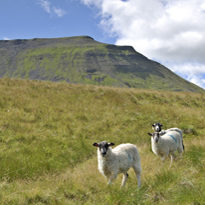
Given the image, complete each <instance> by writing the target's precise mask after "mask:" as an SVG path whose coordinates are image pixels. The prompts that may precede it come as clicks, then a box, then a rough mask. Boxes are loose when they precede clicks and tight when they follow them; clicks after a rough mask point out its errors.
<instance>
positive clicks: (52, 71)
mask: <svg viewBox="0 0 205 205" xmlns="http://www.w3.org/2000/svg"><path fill="white" fill-rule="evenodd" d="M0 77H13V78H24V79H37V80H49V81H67V82H71V83H81V84H93V85H105V86H115V87H134V88H147V89H157V90H172V91H193V92H203V91H204V90H203V89H201V88H199V87H198V86H196V85H194V84H192V83H190V82H188V81H186V80H184V79H182V78H180V77H179V76H177V75H176V74H174V73H173V72H171V71H170V70H169V69H168V68H166V67H164V66H163V65H161V64H159V63H157V62H155V61H152V60H149V59H148V58H146V57H145V56H143V55H142V54H140V53H138V52H136V51H135V50H134V49H133V48H132V47H131V46H115V45H110V44H105V43H100V42H97V41H95V40H94V39H92V38H91V37H88V36H77V37H67V38H53V39H30V40H21V39H19V40H9V41H8V40H7V41H6V40H3V41H0Z"/></svg>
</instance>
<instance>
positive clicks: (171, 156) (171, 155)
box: [169, 153, 176, 168]
mask: <svg viewBox="0 0 205 205" xmlns="http://www.w3.org/2000/svg"><path fill="white" fill-rule="evenodd" d="M175 158H176V156H175V154H174V153H171V154H170V159H171V161H170V165H169V168H171V166H172V162H173V159H175Z"/></svg>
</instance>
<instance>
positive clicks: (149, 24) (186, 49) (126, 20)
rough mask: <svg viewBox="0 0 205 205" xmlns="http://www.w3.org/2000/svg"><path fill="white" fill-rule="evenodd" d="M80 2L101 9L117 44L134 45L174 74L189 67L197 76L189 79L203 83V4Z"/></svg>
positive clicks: (190, 0) (195, 0)
mask: <svg viewBox="0 0 205 205" xmlns="http://www.w3.org/2000/svg"><path fill="white" fill-rule="evenodd" d="M81 1H82V2H83V3H84V4H86V5H94V6H95V7H97V8H98V10H99V12H100V15H101V19H102V20H101V26H102V27H103V28H104V29H105V30H106V31H107V32H108V33H109V34H111V35H116V37H117V41H116V44H118V45H132V46H133V47H134V48H135V49H136V50H137V51H138V52H140V53H142V54H144V55H146V56H147V57H149V58H151V59H155V60H157V61H160V62H161V63H162V64H165V65H166V66H168V67H169V68H170V69H172V70H174V68H172V67H171V66H172V65H174V66H175V67H176V66H177V67H178V68H179V67H181V70H184V69H185V66H184V65H189V66H188V67H189V68H192V69H193V70H194V72H192V73H190V76H188V77H187V79H194V78H200V80H201V82H203V80H204V76H205V69H204V67H205V21H204V19H205V1H204V0H170V1H169V0H146V1H144V0H127V1H122V0H81ZM196 65H197V66H196ZM191 75H192V76H191ZM200 76H202V77H200ZM191 77H192V78H191ZM193 81H194V80H193ZM203 85H204V84H203ZM203 87H205V86H203Z"/></svg>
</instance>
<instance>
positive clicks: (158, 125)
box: [152, 122, 184, 150]
mask: <svg viewBox="0 0 205 205" xmlns="http://www.w3.org/2000/svg"><path fill="white" fill-rule="evenodd" d="M162 127H163V125H162V124H161V123H159V122H157V123H154V124H153V125H152V129H153V130H154V131H155V132H158V133H159V134H160V136H162V135H164V134H165V133H167V132H169V131H176V132H179V133H180V135H181V138H182V146H183V150H184V143H183V132H182V130H181V129H179V128H177V127H173V128H169V129H167V130H162Z"/></svg>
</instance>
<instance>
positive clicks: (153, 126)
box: [152, 122, 163, 132]
mask: <svg viewBox="0 0 205 205" xmlns="http://www.w3.org/2000/svg"><path fill="white" fill-rule="evenodd" d="M162 126H163V125H162V124H160V123H159V122H157V123H154V124H153V125H152V128H153V129H154V130H155V131H156V132H160V131H161V130H162Z"/></svg>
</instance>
